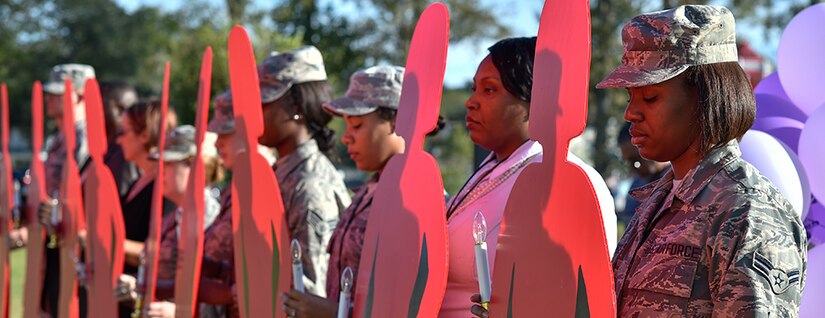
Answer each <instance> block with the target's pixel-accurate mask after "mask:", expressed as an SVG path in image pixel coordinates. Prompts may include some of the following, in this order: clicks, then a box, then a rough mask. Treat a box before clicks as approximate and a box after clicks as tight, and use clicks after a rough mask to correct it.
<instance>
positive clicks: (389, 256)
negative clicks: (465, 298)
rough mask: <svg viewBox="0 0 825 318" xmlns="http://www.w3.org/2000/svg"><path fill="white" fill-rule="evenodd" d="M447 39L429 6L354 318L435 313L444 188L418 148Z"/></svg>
mask: <svg viewBox="0 0 825 318" xmlns="http://www.w3.org/2000/svg"><path fill="white" fill-rule="evenodd" d="M448 40H449V13H448V11H447V7H446V6H445V5H444V4H441V3H435V4H432V5H430V7H429V8H427V10H425V11H424V12H423V13H422V14H421V17H420V18H419V20H418V24H417V25H416V28H415V33H414V34H413V38H412V43H411V44H410V51H409V54H408V55H407V56H408V57H407V65H406V71H405V74H404V85H403V89H402V93H401V100H400V103H399V107H398V115H397V116H396V123H395V128H396V133H397V134H398V135H400V136H402V137H404V139H405V151H404V153H403V154H397V155H394V156H393V157H392V158H391V159H390V160H389V162H388V163H387V165H386V167H384V170H383V172H382V175H381V179H380V180H379V182H378V188H377V190H376V193H375V199H374V202H373V207H372V210H371V212H370V215H369V221H368V223H367V232H366V238H365V241H364V246H363V250H362V252H361V261H360V265H359V268H360V269H361V270H360V273H356V274H357V275H358V284H357V288H356V292H355V302H354V304H355V309H354V316H355V317H370V316H371V317H435V316H437V315H438V311H439V309H440V308H441V301H442V300H443V298H444V290H445V288H446V286H447V262H448V259H449V258H448V256H447V246H448V245H447V220H446V207H445V205H444V192H443V191H444V190H443V189H444V185H443V183H442V180H441V172H440V170H439V169H438V164H437V163H436V161H435V159H433V157H432V156H431V155H430V154H428V153H427V152H425V151H424V150H423V147H424V137H425V135H426V134H427V133H428V132H430V131H432V130H433V128H435V126H436V120H437V119H438V113H439V109H440V103H441V91H442V87H443V82H444V68H445V66H446V61H447V43H448ZM330 296H331V297H334V296H336V295H330Z"/></svg>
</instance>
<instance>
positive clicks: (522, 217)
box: [490, 0, 616, 317]
mask: <svg viewBox="0 0 825 318" xmlns="http://www.w3.org/2000/svg"><path fill="white" fill-rule="evenodd" d="M589 9H590V4H589V1H587V0H576V1H572V0H548V1H547V2H546V3H545V5H544V10H543V12H542V18H541V24H540V27H539V34H538V43H537V46H536V59H535V64H534V72H533V74H534V75H533V76H534V80H533V98H532V103H531V108H530V137H531V138H532V139H534V140H537V141H539V142H540V143H541V144H542V146H543V148H544V153H543V160H542V162H541V163H538V164H533V165H529V166H527V167H526V168H525V169H524V171H522V172H521V174H520V175H519V176H518V179H517V180H516V184H515V186H514V188H513V191H512V194H511V195H510V198H509V200H508V204H507V207H506V209H505V212H504V217H503V220H502V225H501V233H500V236H499V240H498V246H497V248H498V250H497V257H496V260H495V264H496V265H495V271H494V273H493V293H492V299H491V303H490V317H541V316H558V317H573V316H574V315H575V316H577V317H582V316H584V317H589V316H591V315H592V316H594V317H615V316H616V305H615V296H614V295H613V276H612V271H611V267H610V258H609V256H608V255H609V254H608V250H607V243H606V240H605V234H604V222H603V219H602V216H601V210H600V208H599V204H598V201H597V199H596V194H595V192H594V190H593V185H592V184H591V183H590V181H589V179H588V177H587V175H586V174H585V173H584V171H583V170H582V169H581V168H580V167H578V166H577V165H575V164H573V163H571V162H569V161H567V154H568V146H569V141H570V140H571V139H572V138H573V137H575V136H577V135H580V134H581V132H582V131H583V130H584V127H585V123H586V116H587V92H588V76H589V66H590V14H589ZM551 313H552V314H551Z"/></svg>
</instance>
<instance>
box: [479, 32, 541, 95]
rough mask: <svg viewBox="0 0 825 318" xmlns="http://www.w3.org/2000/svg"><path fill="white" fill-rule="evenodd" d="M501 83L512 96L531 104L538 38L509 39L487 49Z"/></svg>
mask: <svg viewBox="0 0 825 318" xmlns="http://www.w3.org/2000/svg"><path fill="white" fill-rule="evenodd" d="M487 50H488V51H490V57H491V58H492V60H493V65H495V67H496V69H497V70H498V73H499V74H500V75H501V82H502V84H503V85H504V89H506V90H507V91H508V92H510V94H513V96H515V97H516V98H518V99H520V100H522V101H525V102H527V103H530V101H531V99H532V90H533V61H534V60H535V58H536V37H520V38H509V39H504V40H501V41H498V42H497V43H496V44H493V46H491V47H490V48H488V49H487Z"/></svg>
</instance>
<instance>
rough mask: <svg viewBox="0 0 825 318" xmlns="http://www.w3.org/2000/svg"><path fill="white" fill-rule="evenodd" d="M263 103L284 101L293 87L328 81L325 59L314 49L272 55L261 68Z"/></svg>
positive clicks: (260, 79)
mask: <svg viewBox="0 0 825 318" xmlns="http://www.w3.org/2000/svg"><path fill="white" fill-rule="evenodd" d="M258 78H259V81H260V83H261V103H264V104H266V103H270V102H273V101H275V100H276V99H278V98H280V97H281V96H283V95H284V93H286V91H287V90H289V88H291V87H292V85H295V84H301V83H306V82H316V81H325V80H327V71H326V69H325V68H324V59H323V58H322V57H321V52H320V51H318V49H317V48H315V47H314V46H305V47H303V48H300V49H297V50H292V51H289V52H284V53H279V52H272V54H270V55H269V57H267V58H266V59H265V60H264V61H263V63H261V64H260V65H258Z"/></svg>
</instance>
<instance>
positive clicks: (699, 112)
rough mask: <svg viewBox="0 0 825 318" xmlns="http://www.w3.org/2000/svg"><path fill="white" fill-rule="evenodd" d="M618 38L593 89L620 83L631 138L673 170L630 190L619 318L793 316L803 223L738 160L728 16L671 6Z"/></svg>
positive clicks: (741, 87)
mask: <svg viewBox="0 0 825 318" xmlns="http://www.w3.org/2000/svg"><path fill="white" fill-rule="evenodd" d="M622 39H623V42H624V56H623V57H622V64H621V65H620V66H619V67H618V68H617V69H616V70H615V71H613V73H611V74H610V75H608V76H607V78H606V79H604V80H603V81H602V82H601V83H599V85H598V86H597V87H599V88H608V87H618V88H626V89H627V91H628V93H629V100H628V104H627V110H626V111H625V114H624V118H625V119H626V120H627V121H629V122H630V123H631V126H630V135H631V136H632V137H631V142H632V143H633V145H634V146H636V147H637V148H638V149H639V153H640V154H641V156H642V157H644V158H646V159H650V160H655V161H661V162H666V161H669V162H670V163H671V167H672V169H671V171H669V172H667V173H666V174H665V175H664V177H662V178H661V179H659V180H658V181H655V182H653V183H651V184H648V185H646V186H643V187H641V188H638V189H636V190H633V191H632V192H631V195H633V197H635V198H636V199H638V200H639V201H640V202H642V203H641V206H640V208H639V209H638V212H637V213H636V215H634V216H633V218H632V219H631V221H630V224H629V225H628V228H627V231H626V232H625V234H624V237H622V239H621V241H620V242H619V247H618V250H617V252H616V254H615V257H614V259H613V271H614V275H615V283H616V286H615V288H616V296H617V304H618V312H619V316H628V317H631V316H632V317H654V316H655V317H711V316H712V317H768V316H771V317H794V316H797V315H798V311H799V302H800V298H801V294H802V288H803V286H804V278H805V267H806V260H805V259H806V256H805V254H806V238H805V229H804V227H803V226H802V223H801V221H800V220H799V217H798V216H797V215H796V214H795V213H794V212H793V210H792V207H791V205H790V204H789V203H788V201H787V200H786V199H785V198H784V197H783V196H782V194H781V193H780V192H779V191H778V190H777V189H776V188H775V187H774V186H773V185H772V184H771V183H770V181H768V179H766V178H765V177H764V176H763V175H762V174H761V173H760V172H759V171H758V170H757V169H756V168H754V167H753V166H751V165H750V164H748V163H747V162H745V161H744V160H742V158H741V157H740V155H741V152H740V151H739V145H738V143H737V140H738V139H740V138H741V137H742V135H743V134H744V133H745V132H746V131H747V130H748V129H749V128H750V127H751V124H752V123H753V120H754V116H755V113H756V103H755V101H754V96H753V92H752V89H751V85H750V83H749V81H748V78H747V76H746V75H745V73H744V72H743V71H742V68H741V67H740V66H739V64H738V63H737V61H738V57H737V52H736V35H735V26H734V19H733V15H732V14H731V13H730V11H729V10H728V9H726V8H724V7H718V6H698V5H697V6H694V5H688V6H680V7H677V8H674V9H670V10H665V11H658V12H653V13H649V14H643V15H640V16H637V17H635V18H633V20H631V21H630V23H628V24H627V25H625V27H624V30H623V32H622Z"/></svg>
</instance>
